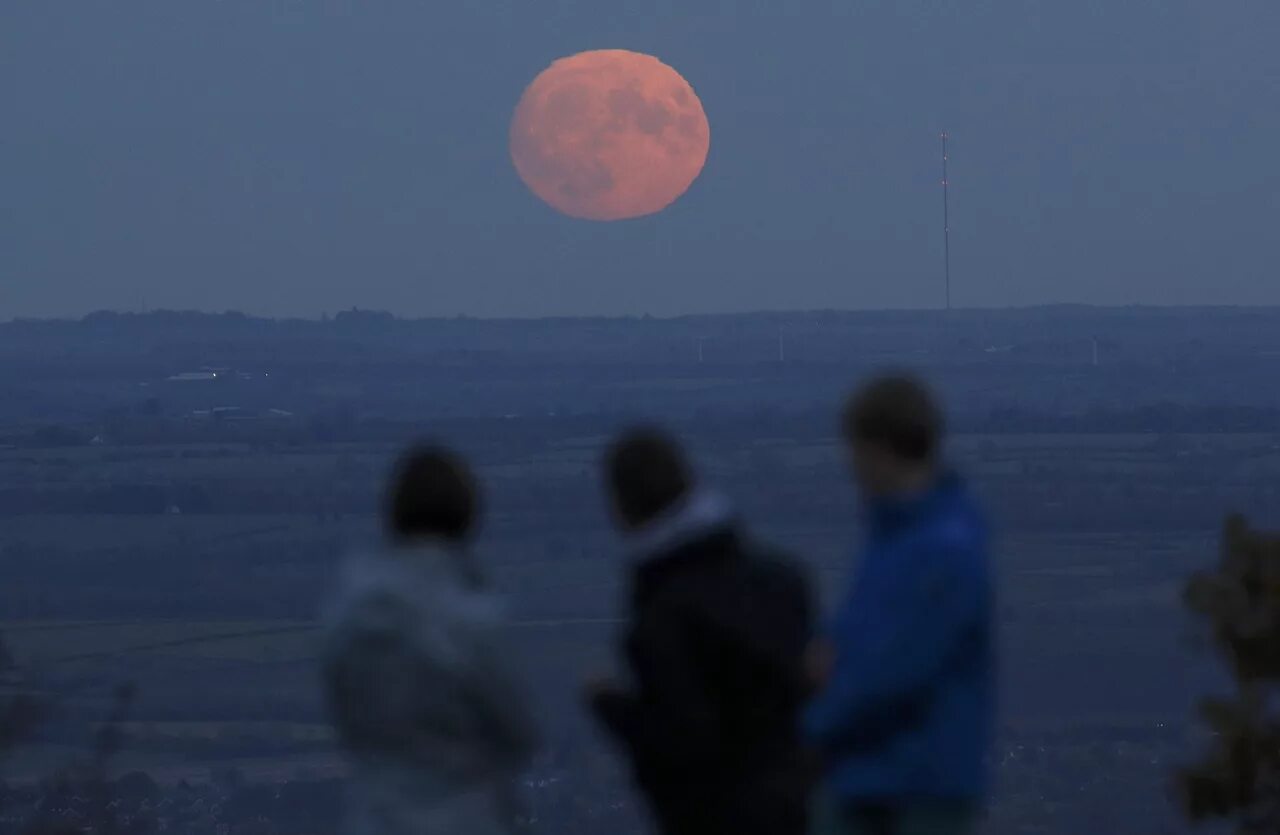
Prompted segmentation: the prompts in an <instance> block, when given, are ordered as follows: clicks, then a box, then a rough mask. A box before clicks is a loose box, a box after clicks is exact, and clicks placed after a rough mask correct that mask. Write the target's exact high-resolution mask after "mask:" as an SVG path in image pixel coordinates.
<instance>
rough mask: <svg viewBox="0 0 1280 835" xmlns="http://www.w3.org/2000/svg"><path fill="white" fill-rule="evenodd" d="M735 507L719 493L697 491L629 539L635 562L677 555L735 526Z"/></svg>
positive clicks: (628, 550) (629, 549)
mask: <svg viewBox="0 0 1280 835" xmlns="http://www.w3.org/2000/svg"><path fill="white" fill-rule="evenodd" d="M733 523H734V512H733V505H732V504H730V503H729V500H728V499H726V498H725V497H724V496H722V495H720V494H719V493H716V492H713V491H711V490H707V489H696V490H694V491H693V492H691V493H689V494H688V495H686V496H685V497H684V498H683V499H682V500H681V501H679V502H678V503H676V504H675V505H674V506H673V507H671V508H670V509H668V510H667V511H665V512H664V513H662V514H660V515H659V516H657V517H656V518H655V519H653V520H651V521H650V522H649V523H648V524H646V525H645V526H644V527H642V528H640V529H639V530H637V531H635V532H633V533H632V534H630V536H629V537H628V542H627V552H628V554H630V555H631V559H632V561H643V560H647V559H650V558H653V557H657V556H661V555H663V554H667V553H670V552H672V551H678V550H680V549H681V548H682V547H683V546H685V545H688V544H689V543H691V542H696V541H698V540H701V539H704V538H706V537H707V536H710V535H711V534H713V533H718V532H720V531H724V530H727V529H729V528H731V527H732V526H733Z"/></svg>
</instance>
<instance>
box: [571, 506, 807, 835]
mask: <svg viewBox="0 0 1280 835" xmlns="http://www.w3.org/2000/svg"><path fill="white" fill-rule="evenodd" d="M638 540H639V541H638V543H637V554H636V564H635V568H634V572H633V576H632V587H631V591H632V595H631V613H630V620H629V625H628V627H627V630H626V633H625V638H624V646H623V651H624V655H625V658H626V660H627V662H628V666H629V673H630V675H631V678H632V681H631V683H630V686H629V687H628V688H626V689H621V690H617V691H611V692H606V693H602V694H597V695H596V697H595V699H594V702H593V707H594V710H595V712H596V714H597V716H598V717H599V718H600V720H601V721H602V722H603V724H604V725H605V727H606V728H607V729H608V730H609V731H610V732H611V734H612V735H613V736H614V737H616V739H617V740H618V741H619V743H620V744H621V745H622V747H623V748H624V750H625V751H626V753H627V754H628V756H629V758H630V761H631V765H632V769H633V772H634V775H635V779H636V782H637V783H638V785H639V787H640V789H641V790H642V791H643V792H644V794H645V795H646V796H647V798H648V799H649V801H650V803H651V805H652V808H653V812H654V815H655V817H656V819H657V822H658V824H659V826H660V828H661V830H662V831H663V832H664V833H666V835H717V833H733V835H753V833H760V835H766V834H767V835H789V834H790V833H796V835H799V833H801V832H803V831H804V829H805V798H806V794H807V789H808V784H809V780H808V773H807V769H806V767H805V763H804V758H803V756H802V755H801V748H800V744H799V740H798V736H797V725H798V722H797V715H798V710H799V709H800V707H801V705H802V702H803V700H804V697H805V680H804V675H803V670H802V664H803V662H802V658H803V654H804V650H805V646H806V644H807V642H808V640H809V637H810V617H811V613H810V609H811V607H810V602H809V597H808V593H807V590H806V588H805V583H804V581H803V579H802V576H801V574H800V573H799V572H798V571H797V570H796V568H794V567H793V566H792V565H790V564H789V563H788V562H786V561H785V560H783V559H780V558H779V557H777V556H775V555H773V554H768V553H765V552H763V551H761V550H759V549H757V548H756V547H754V546H753V545H751V544H749V543H748V542H747V541H746V540H745V539H744V537H743V534H742V532H741V530H740V529H739V526H738V525H737V524H736V522H735V520H734V519H733V517H732V516H731V514H730V513H729V512H728V508H727V505H726V504H725V503H724V502H723V501H721V500H719V499H717V498H716V497H714V496H711V495H709V494H695V495H694V496H693V497H691V498H690V499H689V500H688V501H687V502H686V503H684V504H683V505H681V506H680V507H679V508H677V509H676V510H675V511H674V512H672V513H671V514H669V515H668V516H666V517H665V518H663V519H661V520H659V521H658V522H657V523H656V524H654V525H652V526H650V528H649V529H647V530H645V531H642V532H641V534H640V536H639V537H638Z"/></svg>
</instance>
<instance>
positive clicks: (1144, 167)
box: [0, 0, 1280, 319]
mask: <svg viewBox="0 0 1280 835" xmlns="http://www.w3.org/2000/svg"><path fill="white" fill-rule="evenodd" d="M1277 33H1280V3H1277V2H1276V1H1275V0H1223V2H1220V3H1209V2H1205V0H1081V2H1065V1H1064V0H974V2H952V3H943V2H926V1H925V0H878V1H877V2H856V0H854V1H853V2H846V0H832V2H824V3H816V2H804V1H803V0H789V2H780V1H779V0H735V1H734V2H730V0H720V1H719V2H710V0H703V1H701V2H699V1H698V0H671V1H670V2H662V1H661V0H658V1H657V2H623V1H622V0H538V1H537V2H530V0H518V2H517V1H516V0H485V1H484V2H480V1H479V0H477V2H460V3H449V2H421V1H420V0H414V1H413V2H411V1H410V0H386V2H363V3H362V2H356V1H355V0H222V1H221V2H215V0H130V1H129V2H125V3H120V2H89V0H65V2H52V0H8V2H5V3H3V4H0V106H2V109H0V319H8V318H12V317H16V316H70V315H80V314H83V313H85V312H88V311H91V310H95V309H118V310H138V309H143V308H197V309H203V310H225V309H237V310H243V311H245V312H248V313H255V314H264V315H300V316H309V317H313V316H318V315H320V314H321V313H322V312H330V313H333V312H336V311H338V310H341V309H345V308H350V307H352V306H358V307H361V308H372V309H386V310H391V311H393V312H395V313H397V314H399V315H403V316H435V315H444V316H453V315H457V314H469V315H475V316H544V315H580V314H610V315H613V314H642V313H650V314H653V315H674V314H682V313H701V312H734V311H743V310H798V309H819V308H821V309H826V308H840V309H849V308H885V307H893V308H898V307H910V308H914V307H931V306H936V305H938V304H939V302H940V299H941V269H942V232H941V221H942V205H941V192H940V182H939V181H940V171H939V164H940V163H939V148H938V133H939V131H940V130H942V129H944V128H945V129H946V130H947V131H948V132H949V133H950V135H951V137H952V142H951V163H952V171H951V184H952V192H951V210H952V258H953V261H952V264H953V276H954V281H955V301H956V304H957V305H959V306H982V307H990V306H1006V305H1029V304H1044V303H1056V302H1082V303H1091V304H1130V303H1141V304H1201V303H1224V304H1246V305H1247V304H1280V269H1278V268H1277V266H1276V264H1277V259H1278V258H1280V255H1277V235H1276V228H1277V225H1278V224H1280V47H1277V44H1276V41H1277ZM615 47H616V48H625V49H630V50H635V51H639V52H644V53H649V54H652V55H654V56H656V57H658V58H660V59H661V60H662V61H664V62H665V63H667V64H669V65H671V66H672V67H674V68H675V69H677V70H678V71H679V72H680V73H681V74H682V75H683V76H684V77H685V78H686V79H687V80H688V81H689V83H690V84H692V85H693V88H694V89H695V90H696V92H697V94H698V96H699V97H700V98H701V100H702V104H703V106H704V108H705V111H706V114H707V117H708V120H709V123H710V132H711V142H710V153H709V156H708V157H707V162H706V167H705V168H704V169H703V171H702V174H701V176H700V177H699V179H697V180H696V181H695V182H694V184H693V186H692V187H691V188H690V189H689V191H688V192H687V193H686V194H685V195H684V196H683V197H682V198H681V199H679V200H678V201H677V202H676V203H675V204H674V205H672V206H671V207H670V208H668V209H667V210H665V211H663V212H661V213H658V214H655V215H650V216H648V217H644V218H640V219H636V220H627V221H618V222H613V223H599V222H592V221H584V220H575V219H572V218H569V217H565V216H563V215H560V214H557V213H556V212H555V211H554V210H552V209H551V208H548V207H547V206H546V205H545V204H543V203H542V202H541V201H539V200H538V199H537V198H536V197H534V196H533V195H532V194H531V193H530V192H529V190H528V189H527V188H526V187H525V186H524V184H523V183H522V182H521V180H520V178H519V177H518V176H517V174H516V172H515V170H514V169H513V166H512V163H511V159H510V156H509V153H508V144H507V143H508V129H509V125H510V121H511V117H512V112H513V109H514V108H515V106H516V103H517V101H518V100H519V99H520V96H521V93H522V91H523V90H524V88H525V86H526V85H527V84H528V83H529V82H530V81H531V80H532V79H533V78H534V77H535V76H536V75H537V74H538V73H539V72H540V71H541V70H542V69H544V68H545V67H546V66H547V65H548V64H549V63H550V62H551V61H552V60H554V59H556V58H559V57H562V56H565V55H568V54H571V53H576V52H579V51H582V50H589V49H601V48H615Z"/></svg>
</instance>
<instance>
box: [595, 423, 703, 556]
mask: <svg viewBox="0 0 1280 835" xmlns="http://www.w3.org/2000/svg"><path fill="white" fill-rule="evenodd" d="M605 481H606V482H607V485H608V490H609V496H610V499H611V500H612V504H613V514H614V519H615V520H616V521H617V523H618V527H619V528H621V529H622V530H623V532H624V533H634V532H636V531H639V530H641V529H642V528H644V527H646V526H648V525H649V524H651V523H652V522H653V521H654V520H656V519H658V518H659V517H661V516H663V515H664V514H666V513H668V512H669V511H670V510H672V509H673V508H675V507H676V506H677V505H679V504H680V503H681V502H683V501H684V500H685V499H686V497H687V496H688V494H689V493H690V492H691V491H692V490H693V475H692V473H691V471H690V469H689V464H688V462H687V461H686V460H685V456H684V452H683V450H681V449H680V445H679V444H678V443H677V442H676V441H675V440H674V439H673V438H671V437H670V436H668V435H667V434H666V433H665V432H662V431H661V430H657V429H651V428H645V429H634V430H631V431H630V432H627V433H626V434H624V435H622V437H620V438H618V440H616V441H614V443H613V446H611V447H610V448H609V452H608V454H607V455H606V458H605Z"/></svg>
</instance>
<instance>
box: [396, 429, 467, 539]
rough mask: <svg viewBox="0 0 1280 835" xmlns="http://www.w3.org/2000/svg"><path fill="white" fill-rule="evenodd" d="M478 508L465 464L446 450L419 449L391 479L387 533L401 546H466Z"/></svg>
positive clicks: (401, 463) (416, 448) (427, 447)
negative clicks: (429, 543)
mask: <svg viewBox="0 0 1280 835" xmlns="http://www.w3.org/2000/svg"><path fill="white" fill-rule="evenodd" d="M479 505H480V500H479V496H478V494H477V490H476V485H475V479H474V478H473V477H472V475H471V470H470V468H469V467H468V466H467V465H466V462H464V461H463V460H462V459H461V458H459V457H458V456H457V455H454V454H453V453H452V452H450V451H449V450H447V449H444V448H442V447H437V446H418V447H414V448H413V449H411V450H409V451H408V452H407V453H406V454H405V455H404V457H403V458H401V459H400V463H399V464H398V465H397V467H396V472H395V474H394V475H393V476H392V480H391V488H390V491H389V493H388V496H387V505H386V520H387V528H388V531H389V533H390V536H391V539H392V540H394V541H395V542H397V543H398V544H411V543H413V542H417V541H421V540H437V541H444V542H446V543H449V544H454V545H462V544H465V543H466V542H467V541H468V540H470V539H471V537H472V534H473V533H474V530H475V525H476V516H477V515H478V514H479Z"/></svg>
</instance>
